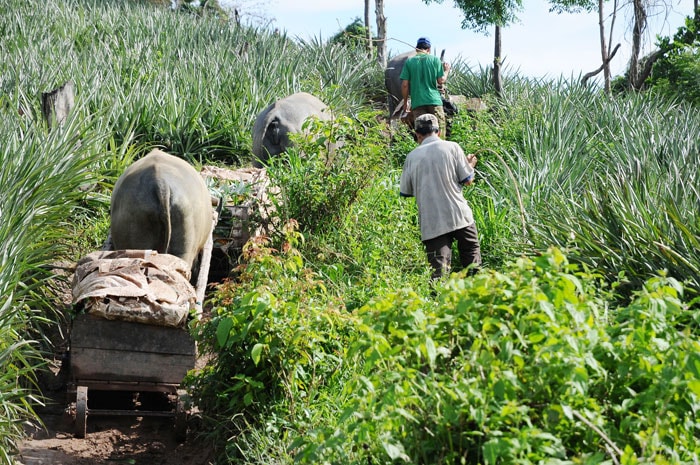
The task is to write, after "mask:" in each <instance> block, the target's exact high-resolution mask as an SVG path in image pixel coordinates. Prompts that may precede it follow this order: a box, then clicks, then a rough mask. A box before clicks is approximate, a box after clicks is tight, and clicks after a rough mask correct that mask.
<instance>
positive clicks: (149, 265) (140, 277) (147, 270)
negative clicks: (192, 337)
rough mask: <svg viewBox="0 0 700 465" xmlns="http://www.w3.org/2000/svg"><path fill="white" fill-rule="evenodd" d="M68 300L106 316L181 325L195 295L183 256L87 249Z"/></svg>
mask: <svg viewBox="0 0 700 465" xmlns="http://www.w3.org/2000/svg"><path fill="white" fill-rule="evenodd" d="M72 291H73V303H74V304H75V305H79V306H82V307H83V308H84V309H85V312H86V313H89V314H92V315H97V316H100V317H103V318H106V319H108V320H123V321H132V322H137V323H145V324H151V325H159V326H170V327H182V326H184V325H185V324H186V322H187V317H188V315H189V314H190V312H191V311H193V310H194V309H195V303H196V300H197V299H196V293H195V289H194V287H193V286H192V284H190V270H189V267H188V266H187V263H185V262H184V261H183V260H182V259H180V258H179V257H176V256H174V255H169V254H159V253H158V252H156V251H153V250H116V251H97V252H92V253H90V254H88V255H86V256H85V257H83V258H81V259H80V260H79V261H78V264H77V266H76V269H75V274H74V276H73V284H72Z"/></svg>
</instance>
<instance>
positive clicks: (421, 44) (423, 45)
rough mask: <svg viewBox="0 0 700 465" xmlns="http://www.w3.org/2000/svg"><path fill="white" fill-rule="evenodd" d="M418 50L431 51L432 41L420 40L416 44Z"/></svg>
mask: <svg viewBox="0 0 700 465" xmlns="http://www.w3.org/2000/svg"><path fill="white" fill-rule="evenodd" d="M416 49H417V50H430V39H428V38H427V37H421V38H420V39H418V42H416Z"/></svg>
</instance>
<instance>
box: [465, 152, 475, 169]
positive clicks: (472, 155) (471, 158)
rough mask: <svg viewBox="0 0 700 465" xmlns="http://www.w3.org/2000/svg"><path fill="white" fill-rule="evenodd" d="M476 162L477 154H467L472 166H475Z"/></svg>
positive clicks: (468, 161)
mask: <svg viewBox="0 0 700 465" xmlns="http://www.w3.org/2000/svg"><path fill="white" fill-rule="evenodd" d="M476 162H477V158H476V155H474V154H473V153H470V154H469V155H467V163H469V166H471V167H472V168H475V167H476Z"/></svg>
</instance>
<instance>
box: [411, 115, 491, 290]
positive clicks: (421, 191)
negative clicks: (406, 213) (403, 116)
mask: <svg viewBox="0 0 700 465" xmlns="http://www.w3.org/2000/svg"><path fill="white" fill-rule="evenodd" d="M414 127H415V131H416V137H417V139H418V143H419V144H420V145H419V146H418V147H416V148H415V149H414V150H413V151H412V152H411V153H409V154H408V156H407V157H406V162H405V163H404V167H403V173H402V174H401V185H400V193H401V196H402V197H415V198H416V203H417V205H418V223H419V224H420V233H421V240H422V241H423V244H424V245H425V251H426V253H427V255H428V261H429V262H430V265H431V266H432V267H433V270H434V271H433V275H432V279H433V280H435V279H439V278H440V277H441V276H443V274H445V273H447V272H449V271H450V267H451V263H452V243H453V241H455V240H456V241H457V250H458V252H459V259H460V262H461V264H462V266H463V267H465V268H466V267H468V266H470V265H473V266H472V268H470V273H475V272H476V271H478V269H479V266H480V265H481V247H480V245H479V238H478V235H477V231H476V224H475V222H474V215H473V213H472V209H471V208H470V207H469V204H468V203H467V200H466V199H465V198H464V196H463V195H462V186H464V185H468V184H471V183H472V181H473V180H474V167H475V166H476V162H477V159H476V156H475V155H473V154H469V155H468V156H465V155H464V151H463V150H462V148H461V147H460V146H459V144H457V143H455V142H450V141H446V140H442V139H440V138H439V137H438V132H439V127H438V120H437V118H436V117H435V115H431V114H424V115H420V116H419V117H418V118H416V121H415V126H414Z"/></svg>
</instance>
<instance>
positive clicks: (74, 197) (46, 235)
mask: <svg viewBox="0 0 700 465" xmlns="http://www.w3.org/2000/svg"><path fill="white" fill-rule="evenodd" d="M0 102H1V100H0ZM76 113H78V114H80V113H81V112H80V109H78V108H76ZM78 121H79V118H72V119H71V120H70V121H67V122H66V123H65V125H64V127H63V128H60V129H55V130H53V131H52V132H50V133H47V131H46V127H45V126H43V125H42V124H41V121H39V122H34V121H32V120H31V119H29V118H26V117H23V116H21V115H16V114H15V115H7V114H5V115H0V133H2V134H7V135H8V137H6V138H4V139H3V144H2V147H0V166H2V169H0V185H2V189H3V192H2V195H0V406H1V408H0V463H2V464H11V463H14V461H13V459H12V455H13V454H14V453H16V450H17V443H18V441H19V440H20V439H21V438H22V437H23V435H24V425H25V422H36V421H37V419H36V415H35V412H34V407H35V406H36V405H37V403H40V402H41V401H40V400H39V399H37V398H36V391H35V389H34V387H35V386H34V383H35V380H36V375H37V372H38V371H39V370H40V369H41V367H42V366H43V365H44V363H45V362H44V361H43V359H42V355H43V354H42V353H41V350H42V349H45V348H46V347H47V345H48V344H49V341H48V340H47V339H46V338H45V337H44V335H42V334H41V332H40V330H41V328H45V327H46V326H49V325H52V324H53V322H54V321H56V320H58V319H60V317H59V316H58V315H57V314H55V313H53V310H51V309H52V308H53V307H52V305H51V303H50V302H51V301H52V300H51V298H52V287H51V286H50V285H49V284H50V283H52V282H53V283H54V284H55V281H56V279H60V278H56V276H55V275H56V272H55V271H54V268H53V265H56V264H63V263H65V260H70V259H71V258H72V254H73V252H74V250H73V247H75V244H74V243H71V240H69V239H67V238H70V237H71V233H72V229H71V228H72V225H71V220H72V218H74V217H75V216H79V215H80V210H81V206H84V204H82V201H83V200H84V196H85V194H84V190H83V189H84V188H85V186H86V185H91V184H92V183H94V182H96V181H97V179H96V178H95V177H94V173H95V170H94V169H95V166H96V162H97V159H98V158H97V154H98V153H100V152H99V146H100V145H101V144H103V143H104V140H103V139H102V138H101V132H100V131H99V128H98V126H99V124H97V123H96V122H95V121H88V120H86V121H83V124H82V125H81V126H80V127H79V124H78ZM11 128H12V130H11ZM17 129H19V130H17Z"/></svg>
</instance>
